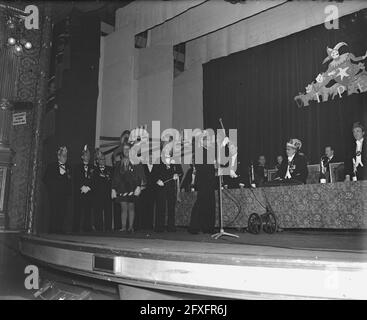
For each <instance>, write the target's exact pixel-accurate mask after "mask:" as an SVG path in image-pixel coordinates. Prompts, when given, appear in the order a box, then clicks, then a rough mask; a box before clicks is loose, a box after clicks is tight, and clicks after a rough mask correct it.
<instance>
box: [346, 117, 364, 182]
mask: <svg viewBox="0 0 367 320" xmlns="http://www.w3.org/2000/svg"><path fill="white" fill-rule="evenodd" d="M352 132H353V136H354V140H355V141H354V143H352V145H351V148H350V150H348V154H347V159H346V161H345V173H346V175H345V181H350V180H351V178H352V179H353V180H355V179H356V180H366V179H367V145H366V139H365V128H364V126H363V125H362V124H361V123H360V122H355V123H354V124H353V126H352Z"/></svg>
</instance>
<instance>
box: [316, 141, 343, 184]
mask: <svg viewBox="0 0 367 320" xmlns="http://www.w3.org/2000/svg"><path fill="white" fill-rule="evenodd" d="M336 162H339V161H338V160H337V158H336V156H335V154H334V149H333V147H332V146H326V147H325V154H324V155H323V156H322V157H321V164H320V165H321V168H320V169H321V170H320V172H321V176H325V179H326V181H327V182H330V167H329V164H330V163H336Z"/></svg>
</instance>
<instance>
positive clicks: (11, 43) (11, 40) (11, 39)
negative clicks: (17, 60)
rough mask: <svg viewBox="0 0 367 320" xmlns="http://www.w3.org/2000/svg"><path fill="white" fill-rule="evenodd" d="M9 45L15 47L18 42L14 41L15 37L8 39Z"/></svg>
mask: <svg viewBox="0 0 367 320" xmlns="http://www.w3.org/2000/svg"><path fill="white" fill-rule="evenodd" d="M8 43H9V44H10V45H11V46H13V45H15V43H16V41H15V39H14V38H13V37H10V38H9V39H8Z"/></svg>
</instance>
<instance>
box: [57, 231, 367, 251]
mask: <svg viewBox="0 0 367 320" xmlns="http://www.w3.org/2000/svg"><path fill="white" fill-rule="evenodd" d="M226 231H227V232H230V233H233V234H236V235H238V236H239V238H232V237H222V238H220V239H218V240H215V239H213V238H212V237H211V235H209V234H197V235H193V234H190V233H188V232H187V231H186V229H185V228H178V229H177V231H176V232H162V233H157V232H153V231H151V232H148V231H146V232H144V231H137V232H134V233H126V232H118V231H117V232H110V233H102V232H101V233H97V232H94V233H89V234H68V236H73V237H74V236H76V237H78V239H84V240H85V241H87V242H88V241H93V242H94V243H98V242H102V243H106V242H108V243H110V241H113V243H116V244H117V245H118V243H119V241H121V240H118V239H120V238H121V239H136V240H139V242H138V243H139V244H142V242H140V240H147V239H149V240H150V241H153V242H152V245H154V246H155V244H156V245H157V246H158V247H159V246H160V245H163V243H162V242H161V240H170V241H186V242H194V243H193V244H187V243H186V244H179V243H177V244H175V246H178V247H181V246H182V245H184V246H185V248H187V246H189V247H190V248H191V247H192V248H195V247H197V244H195V242H200V243H201V244H203V243H216V244H221V246H220V248H223V249H224V248H226V247H225V246H222V245H226V244H227V245H233V244H234V245H241V244H242V245H250V246H266V247H269V248H283V249H297V250H317V251H318V250H320V251H346V252H347V251H350V252H355V253H363V252H367V231H361V230H355V231H346V230H305V229H300V230H292V229H289V230H284V231H282V232H277V233H274V234H267V233H264V232H262V233H260V234H251V233H248V232H239V231H236V230H231V229H228V230H226ZM81 236H82V237H83V238H80V237H81ZM52 237H58V235H52ZM94 237H96V239H93V238H94ZM116 238H118V239H116ZM144 243H147V242H144ZM166 244H167V243H166ZM228 248H229V247H228ZM231 248H232V247H231ZM242 249H245V248H242ZM258 249H259V248H258ZM237 250H239V252H240V251H241V247H238V248H236V252H237ZM246 250H247V249H246Z"/></svg>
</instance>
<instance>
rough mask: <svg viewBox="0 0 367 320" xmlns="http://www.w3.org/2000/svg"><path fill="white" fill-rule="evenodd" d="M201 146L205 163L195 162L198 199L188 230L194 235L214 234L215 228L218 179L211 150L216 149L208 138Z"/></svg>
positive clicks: (204, 139)
mask: <svg viewBox="0 0 367 320" xmlns="http://www.w3.org/2000/svg"><path fill="white" fill-rule="evenodd" d="M201 145H202V147H203V161H202V163H197V161H195V168H196V177H195V180H196V184H195V185H196V190H197V197H196V201H195V203H194V206H193V208H192V211H191V218H190V226H189V229H188V231H189V232H190V233H192V234H197V233H199V232H204V233H214V227H215V188H216V186H217V184H218V179H217V177H216V175H215V165H214V163H213V162H212V161H210V160H211V159H209V158H210V148H215V147H214V146H213V144H212V142H210V141H209V139H208V137H205V138H203V139H202V140H201Z"/></svg>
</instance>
